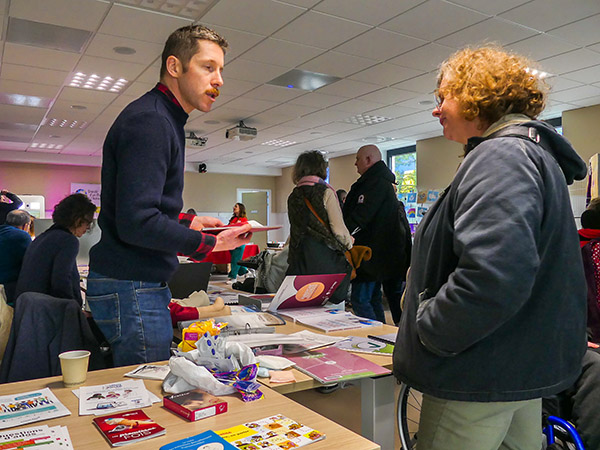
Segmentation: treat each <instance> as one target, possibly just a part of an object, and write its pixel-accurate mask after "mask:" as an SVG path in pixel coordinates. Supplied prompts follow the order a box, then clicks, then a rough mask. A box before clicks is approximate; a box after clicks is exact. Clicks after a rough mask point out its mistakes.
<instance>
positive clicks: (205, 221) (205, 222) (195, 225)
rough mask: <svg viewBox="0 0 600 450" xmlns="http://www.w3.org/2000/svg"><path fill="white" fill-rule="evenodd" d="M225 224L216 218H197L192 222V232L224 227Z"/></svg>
mask: <svg viewBox="0 0 600 450" xmlns="http://www.w3.org/2000/svg"><path fill="white" fill-rule="evenodd" d="M223 226H225V224H224V223H223V222H221V221H220V220H219V219H217V218H216V217H208V216H196V217H194V219H193V220H192V224H191V225H190V228H191V229H192V230H196V231H201V230H202V229H203V228H204V227H223Z"/></svg>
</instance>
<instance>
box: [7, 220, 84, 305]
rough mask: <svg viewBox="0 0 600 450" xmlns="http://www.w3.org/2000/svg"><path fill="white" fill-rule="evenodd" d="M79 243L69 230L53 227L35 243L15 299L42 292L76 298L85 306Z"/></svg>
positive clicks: (21, 276)
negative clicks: (23, 295) (78, 269)
mask: <svg viewBox="0 0 600 450" xmlns="http://www.w3.org/2000/svg"><path fill="white" fill-rule="evenodd" d="M78 252H79V240H77V238H76V237H75V235H74V234H73V233H71V232H70V231H69V230H67V229H65V228H62V227H60V226H58V225H52V226H51V227H50V228H48V230H46V231H45V232H43V233H42V234H40V235H39V236H38V237H36V238H35V239H34V241H33V242H32V243H31V245H30V246H29V248H28V249H27V251H26V252H25V258H24V259H23V265H22V266H21V273H20V274H19V281H18V282H17V290H16V293H15V298H17V297H18V296H19V295H21V294H22V293H23V292H40V293H42V294H47V295H51V296H52V297H58V298H72V299H75V300H77V302H78V303H79V304H80V305H81V289H80V288H79V272H78V271H77V253H78Z"/></svg>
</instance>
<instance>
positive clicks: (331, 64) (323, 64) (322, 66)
mask: <svg viewBox="0 0 600 450" xmlns="http://www.w3.org/2000/svg"><path fill="white" fill-rule="evenodd" d="M374 63H375V61H373V60H372V59H367V58H361V57H358V56H352V55H346V54H344V53H339V52H331V51H330V52H327V53H323V54H322V55H321V56H317V57H316V58H314V59H312V60H310V61H309V62H307V63H305V64H302V65H301V66H300V67H299V69H302V70H310V71H311V72H317V73H324V74H327V75H333V76H335V77H346V76H348V75H351V74H353V73H356V72H358V71H360V70H362V69H365V68H367V67H370V66H372V65H373V64H374Z"/></svg>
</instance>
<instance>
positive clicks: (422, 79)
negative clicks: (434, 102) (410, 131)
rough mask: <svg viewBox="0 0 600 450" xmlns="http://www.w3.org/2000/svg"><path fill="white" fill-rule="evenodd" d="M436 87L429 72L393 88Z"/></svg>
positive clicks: (425, 90)
mask: <svg viewBox="0 0 600 450" xmlns="http://www.w3.org/2000/svg"><path fill="white" fill-rule="evenodd" d="M599 56H600V55H599ZM436 85H437V73H436V72H430V73H426V74H423V75H419V76H418V77H414V78H411V79H410V80H406V81H401V82H400V83H396V84H395V85H394V86H393V87H395V88H396V89H405V90H407V91H413V92H419V93H421V94H428V93H430V92H433V91H434V89H435V87H436Z"/></svg>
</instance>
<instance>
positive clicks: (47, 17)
mask: <svg viewBox="0 0 600 450" xmlns="http://www.w3.org/2000/svg"><path fill="white" fill-rule="evenodd" d="M109 7H110V4H108V3H107V2H99V1H96V0H11V2H10V12H9V14H10V15H11V16H12V17H18V18H20V19H26V20H32V21H35V22H42V23H50V24H53V25H60V26H63V27H71V28H79V29H83V30H96V29H97V28H98V26H99V25H100V23H101V21H102V18H103V17H104V15H105V14H106V11H107V9H108V8H109Z"/></svg>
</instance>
